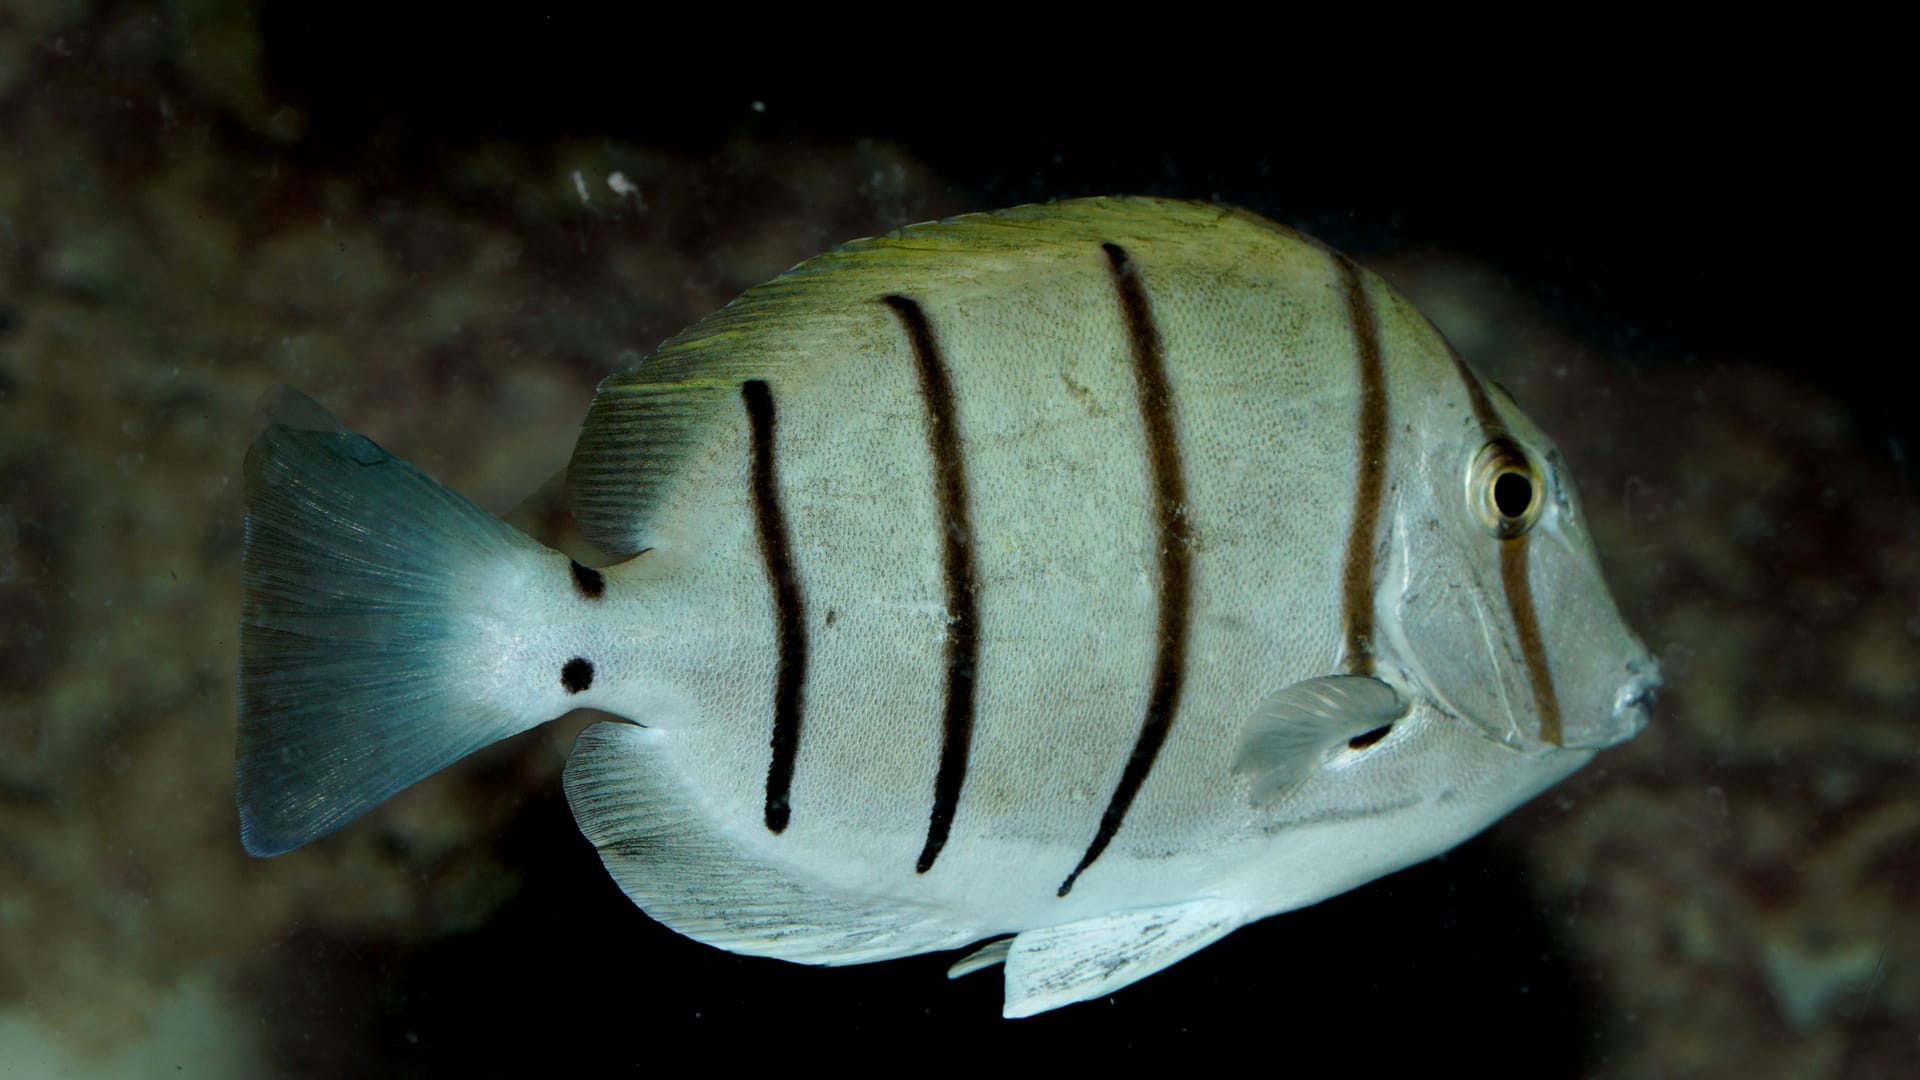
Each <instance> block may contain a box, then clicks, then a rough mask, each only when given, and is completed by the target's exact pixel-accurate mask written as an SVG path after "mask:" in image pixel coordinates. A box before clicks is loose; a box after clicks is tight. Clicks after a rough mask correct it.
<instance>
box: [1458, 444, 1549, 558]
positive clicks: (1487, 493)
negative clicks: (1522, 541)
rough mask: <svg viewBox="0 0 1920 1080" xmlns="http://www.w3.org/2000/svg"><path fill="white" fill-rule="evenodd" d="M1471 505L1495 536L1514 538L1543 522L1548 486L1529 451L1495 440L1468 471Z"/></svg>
mask: <svg viewBox="0 0 1920 1080" xmlns="http://www.w3.org/2000/svg"><path fill="white" fill-rule="evenodd" d="M1467 503H1468V504H1469V505H1470V506H1472V507H1473V511H1474V513H1475V514H1476V515H1477V516H1478V517H1479V518H1480V523H1481V524H1482V525H1485V526H1486V527H1487V528H1488V529H1489V530H1490V531H1491V532H1492V533H1493V535H1495V536H1497V537H1499V538H1500V539H1502V540H1507V539H1511V538H1513V537H1515V536H1519V535H1520V534H1521V533H1524V532H1526V531H1527V530H1528V529H1531V528H1533V523H1534V522H1536V521H1539V520H1540V510H1541V508H1542V507H1543V506H1545V505H1546V483H1545V481H1544V480H1543V478H1542V477H1541V475H1540V470H1539V469H1536V468H1535V467H1534V465H1533V459H1531V458H1529V457H1527V454H1526V451H1524V450H1522V449H1520V447H1519V446H1517V445H1515V444H1514V443H1512V442H1510V441H1508V440H1506V439H1495V440H1494V441H1492V442H1490V443H1488V444H1487V445H1485V446H1483V447H1481V448H1480V453H1479V454H1477V455H1475V456H1474V459H1473V468H1471V469H1469V470H1468V471H1467Z"/></svg>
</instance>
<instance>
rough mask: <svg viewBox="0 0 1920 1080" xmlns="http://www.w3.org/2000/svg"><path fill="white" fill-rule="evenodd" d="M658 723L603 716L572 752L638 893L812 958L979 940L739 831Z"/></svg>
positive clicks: (608, 843)
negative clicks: (680, 763)
mask: <svg viewBox="0 0 1920 1080" xmlns="http://www.w3.org/2000/svg"><path fill="white" fill-rule="evenodd" d="M668 738H669V737H668V736H667V735H666V734H665V733H663V732H661V731H660V730H658V729H656V728H643V727H636V726H634V725H632V724H616V723H600V724H595V725H593V726H592V727H590V728H588V729H587V730H586V731H584V732H582V733H581V735H580V738H579V741H578V742H576V743H575V744H574V748H573V753H572V755H571V756H569V757H568V759H567V768H566V773H565V785H566V792H567V804H568V805H569V806H570V807H572V808H573V817H574V820H575V821H576V822H577V823H578V824H579V826H580V831H581V832H583V833H585V834H586V836H587V839H589V840H591V841H593V845H594V847H595V848H597V849H599V852H600V860H601V862H602V863H604V864H605V865H606V868H607V872H608V873H610V874H612V875H613V878H614V880H615V881H617V882H618V883H619V885H620V888H621V890H622V891H624V892H625V893H626V894H627V896H628V897H629V898H630V899H632V900H633V902H634V903H636V904H638V905H640V907H641V908H642V909H643V910H645V911H646V913H647V914H648V915H651V916H653V917H654V918H655V919H658V920H659V921H660V922H662V923H665V924H666V925H667V926H669V927H671V928H672V929H674V930H676V931H678V932H679V933H682V934H685V935H686V936H688V937H690V938H693V939H694V940H696V941H703V942H706V943H707V944H709V945H713V946H716V947H718V948H722V949H725V950H727V951H728V952H735V953H743V954H746V955H749V956H771V957H775V958H777V959H781V960H791V961H794V962H796V963H803V964H836V965H837V964H864V963H868V962H870V961H874V960H890V959H893V958H895V957H900V956H912V955H915V954H917V953H923V952H933V951H936V950H939V949H951V948H956V947H958V946H960V945H964V944H966V943H967V942H969V941H972V940H975V939H977V938H978V937H979V936H980V934H979V931H978V929H972V930H969V929H964V928H959V927H956V926H955V925H953V924H952V923H951V922H949V921H947V920H946V919H944V918H943V917H942V916H943V914H944V913H943V912H942V911H941V910H940V909H937V908H935V907H933V906H931V905H927V904H916V903H913V902H911V901H906V900H899V899H894V898H889V897H877V896H876V897H860V896H846V895H837V894H835V893H833V892H832V891H831V890H829V889H826V888H823V887H821V886H820V885H819V884H817V883H815V882H812V881H809V880H806V879H805V878H803V877H802V876H801V875H799V874H796V873H795V872H793V871H792V870H789V869H787V868H785V867H782V866H780V865H778V864H776V863H774V862H772V861H769V860H767V859H764V858H761V857H759V856H758V855H756V854H755V853H753V852H752V851H751V850H749V849H748V848H747V847H746V846H745V845H743V844H742V843H741V842H740V841H739V840H738V839H737V838H735V837H733V836H730V835H729V834H728V833H727V832H726V830H725V829H724V828H723V827H722V826H721V824H720V823H718V822H717V821H715V820H714V819H713V817H712V816H711V815H710V814H709V813H708V812H707V811H706V809H705V807H704V806H703V805H702V804H701V802H700V800H699V796H698V793H697V792H695V791H693V790H692V789H690V788H689V787H688V785H687V784H686V783H685V782H684V781H683V780H681V779H680V776H679V774H678V770H676V769H675V768H674V766H673V763H672V762H671V761H670V760H669V759H668V757H667V751H668V747H667V740H668Z"/></svg>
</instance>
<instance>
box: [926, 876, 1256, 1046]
mask: <svg viewBox="0 0 1920 1080" xmlns="http://www.w3.org/2000/svg"><path fill="white" fill-rule="evenodd" d="M1245 921H1246V918H1245V915H1244V913H1243V912H1242V911H1241V909H1240V907H1239V906H1238V905H1235V904H1231V903H1228V902H1227V901H1225V900H1215V899H1202V900H1190V901H1188V902H1186V903H1184V904H1175V905H1172V906H1168V907H1158V908H1148V909H1144V910H1140V911H1123V912H1117V913H1115V914H1112V915H1102V916H1100V917H1099V918H1095V919H1082V920H1080V921H1078V922H1070V923H1065V924H1063V925H1060V926H1046V927H1041V928H1039V929H1036V930H1028V931H1025V932H1024V933H1021V934H1020V935H1018V936H1016V937H1015V938H1014V939H1013V946H1012V948H1011V949H1010V950H1009V951H1008V952H1007V990H1006V995H1007V996H1006V1005H1005V1007H1004V1008H1003V1009H1002V1010H1001V1014H1002V1015H1003V1016H1006V1017H1007V1018H1009V1019H1013V1018H1016V1017H1022V1016H1032V1015H1034V1014H1036V1013H1042V1012H1046V1011H1047V1010H1049V1009H1057V1008H1059V1007H1060V1006H1062V1005H1071V1004H1073V1003H1074V1002H1076V1001H1087V1000H1089V999H1091V998H1096V997H1099V996H1100V995H1102V994H1107V993H1111V992H1113V991H1115V990H1118V989H1120V988H1121V987H1123V986H1126V985H1128V984H1130V983H1133V982H1137V981H1139V980H1140V979H1144V978H1146V977H1147V976H1149V975H1151V974H1153V973H1154V972H1156V971H1159V970H1160V969H1161V968H1164V967H1166V966H1168V965H1169V964H1173V963H1175V962H1177V961H1179V960H1181V959H1184V958H1185V957H1188V956H1191V955H1193V954H1194V953H1196V952H1198V951H1199V950H1201V949H1203V948H1205V947H1207V946H1208V945H1211V944H1213V943H1214V942H1216V941H1218V940H1220V939H1221V938H1223V937H1225V936H1227V935H1228V934H1230V933H1232V932H1233V931H1234V930H1235V929H1237V928H1238V927H1239V926H1240V924H1241V923H1243V922H1245ZM991 948H992V946H988V949H991ZM986 951H987V950H986V949H983V950H981V952H982V953H984V952H986ZM975 955H976V956H978V955H979V954H978V953H976V954H975ZM969 959H972V957H969ZM966 963H967V961H966V960H963V961H961V964H963V965H964V964H966Z"/></svg>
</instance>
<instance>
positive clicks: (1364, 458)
mask: <svg viewBox="0 0 1920 1080" xmlns="http://www.w3.org/2000/svg"><path fill="white" fill-rule="evenodd" d="M1332 258H1333V272H1334V276H1335V277H1336V278H1338V279H1339V282H1340V294H1341V299H1342V301H1343V302H1344V303H1345V304H1346V309H1347V322H1348V323H1349V324H1350V325H1351V326H1352V328H1353V351H1354V356H1355V358H1356V361H1357V363H1358V364H1359V383H1360V415H1359V424H1358V436H1357V442H1356V444H1355V446H1354V470H1353V520H1352V524H1351V526H1350V527H1349V530H1348V532H1347V558H1346V564H1345V566H1344V568H1343V569H1342V570H1341V573H1340V609H1341V612H1342V615H1341V620H1342V622H1343V623H1344V624H1345V627H1346V663H1347V671H1348V672H1349V673H1350V674H1354V675H1371V674H1373V593H1374V580H1373V569H1374V566H1373V564H1374V551H1375V546H1376V544H1377V543H1378V538H1377V536H1376V534H1377V533H1378V532H1379V528H1380V502H1381V499H1382V498H1383V497H1384V496H1385V493H1386V483H1387V451H1388V442H1389V439H1390V438H1391V435H1390V430H1389V428H1388V427H1387V373H1386V370H1385V367H1384V365H1383V363H1382V361H1381V358H1380V323H1379V319H1378V318H1377V317H1376V316H1375V314H1374V311H1373V298H1372V297H1370V296H1368V295H1367V286H1366V283H1365V282H1364V281H1362V280H1361V278H1360V271H1359V270H1358V269H1356V268H1355V267H1354V265H1353V264H1352V263H1350V262H1348V261H1347V260H1346V257H1345V256H1341V255H1334V256H1333V257H1332Z"/></svg>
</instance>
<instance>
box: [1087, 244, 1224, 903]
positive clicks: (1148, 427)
mask: <svg viewBox="0 0 1920 1080" xmlns="http://www.w3.org/2000/svg"><path fill="white" fill-rule="evenodd" d="M1101 247H1102V249H1103V250H1104V251H1105V252H1106V254H1107V268H1108V271H1109V273H1110V275H1111V277H1112V278H1113V288H1114V292H1115V293H1117V294H1118V296H1119V300H1120V312H1121V316H1122V318H1123V319H1124V320H1125V321H1126V324H1127V338H1128V340H1129V341H1130V342H1131V344H1132V347H1133V377H1134V385H1135V388H1136V391H1137V395H1138V398H1139V402H1140V421H1141V424H1142V426H1143V427H1144V429H1145V433H1146V447H1147V471H1148V472H1149V473H1151V474H1152V476H1153V511H1154V525H1155V529H1156V537H1155V540H1156V542H1157V545H1158V547H1159V550H1160V580H1159V591H1160V598H1159V599H1160V612H1159V627H1158V635H1157V637H1158V643H1159V644H1158V649H1157V653H1156V655H1155V657H1154V662H1153V689H1152V693H1151V695H1150V696H1149V697H1148V699H1147V712H1146V716H1145V718H1144V719H1143V720H1142V721H1141V724H1140V736H1139V738H1138V739H1136V740H1135V741H1134V744H1133V753H1132V754H1131V755H1129V756H1128V758H1127V766H1126V769H1125V770H1124V771H1123V772H1121V774H1120V783H1119V786H1117V787H1116V788H1114V791H1113V798H1112V800H1111V801H1109V802H1108V803H1107V812H1106V813H1105V814H1102V815H1101V816H1100V829H1099V831H1098V832H1097V833H1095V834H1094V837H1093V843H1092V844H1090V845H1088V847H1087V851H1086V854H1084V855H1082V856H1081V857H1080V865H1078V866H1076V867H1074V868H1073V873H1071V874H1068V875H1067V879H1066V880H1065V881H1063V882H1061V883H1060V892H1059V895H1060V896H1065V895H1067V893H1068V892H1070V891H1071V890H1072V889H1073V883H1074V882H1075V881H1076V880H1078V879H1079V877H1080V875H1081V873H1082V872H1084V871H1085V870H1086V869H1087V867H1089V866H1092V865H1093V861H1094V860H1095V859H1098V858H1099V857H1100V853H1101V852H1103V851H1105V850H1106V849H1107V845H1108V844H1109V843H1111V842H1112V840H1113V837H1114V834H1115V833H1117V832H1119V831H1120V823H1121V822H1122V821H1124V820H1125V819H1126V816H1127V810H1128V808H1129V807H1131V806H1132V805H1133V800H1134V796H1136V795H1138V794H1139V793H1140V787H1141V785H1142V784H1144V783H1146V780H1147V774H1148V773H1150V772H1152V771H1153V762H1154V758H1155V757H1157V756H1158V755H1159V753H1160V747H1161V744H1163V743H1165V742H1166V740H1167V732H1168V730H1169V729H1171V728H1172V727H1173V718H1174V714H1175V713H1176V712H1177V711H1178V710H1179V708H1180V688H1181V685H1182V684H1183V682H1184V681H1185V676H1186V668H1185V665H1186V657H1187V621H1188V616H1189V608H1190V606H1191V604H1192V600H1193V549H1192V546H1191V544H1192V537H1191V535H1190V532H1189V525H1188V521H1187V516H1186V514H1187V482H1186V477H1185V475H1184V473H1183V472H1182V470H1181V465H1180V437H1179V432H1178V430H1177V429H1176V427H1175V424H1174V402H1173V389H1172V387H1171V386H1169V385H1168V383H1167V368H1166V358H1165V357H1164V356H1163V355H1162V352H1161V343H1160V330H1159V328H1158V327H1156V326H1155V325H1154V321H1153V308H1152V306H1151V305H1150V304H1149V303H1148V302H1147V291H1146V287H1145V286H1144V285H1143V284H1142V283H1141V281H1140V274H1139V271H1138V270H1137V269H1136V268H1135V267H1134V265H1133V260H1132V259H1131V258H1130V257H1129V256H1128V255H1127V252H1126V249H1125V248H1122V247H1121V246H1120V245H1118V244H1103V245H1101Z"/></svg>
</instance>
